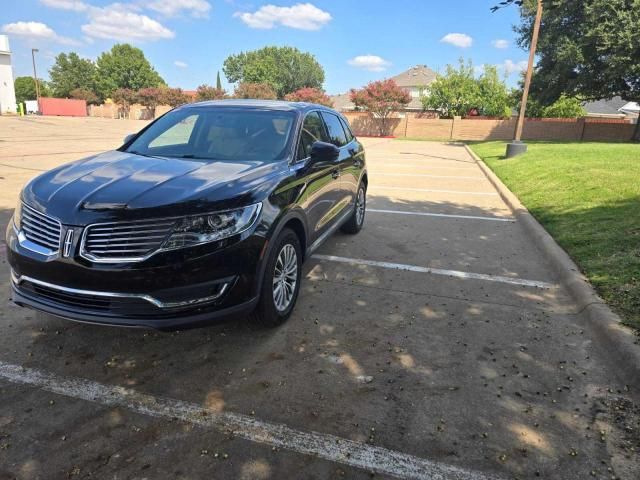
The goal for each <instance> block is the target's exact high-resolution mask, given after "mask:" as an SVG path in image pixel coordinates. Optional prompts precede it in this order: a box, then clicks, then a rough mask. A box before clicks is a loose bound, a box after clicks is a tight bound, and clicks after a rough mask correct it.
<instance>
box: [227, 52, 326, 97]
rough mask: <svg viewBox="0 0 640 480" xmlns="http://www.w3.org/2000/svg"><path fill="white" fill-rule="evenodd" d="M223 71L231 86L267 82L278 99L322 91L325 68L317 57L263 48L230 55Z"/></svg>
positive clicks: (303, 53)
mask: <svg viewBox="0 0 640 480" xmlns="http://www.w3.org/2000/svg"><path fill="white" fill-rule="evenodd" d="M223 71H224V74H225V76H226V77H227V80H229V81H230V82H232V83H237V82H251V83H267V84H269V85H270V86H271V87H272V88H273V89H274V90H275V91H276V93H277V95H278V98H283V97H284V96H285V95H286V94H288V93H292V92H295V91H296V90H299V89H301V88H304V87H311V88H318V89H321V88H322V84H323V82H324V69H323V68H322V66H321V65H320V64H319V63H318V61H317V60H316V58H315V57H314V56H313V55H312V54H310V53H305V52H301V51H300V50H298V49H297V48H293V47H264V48H262V49H260V50H253V51H250V52H241V53H239V54H237V55H231V56H229V57H227V59H226V60H225V61H224V66H223Z"/></svg>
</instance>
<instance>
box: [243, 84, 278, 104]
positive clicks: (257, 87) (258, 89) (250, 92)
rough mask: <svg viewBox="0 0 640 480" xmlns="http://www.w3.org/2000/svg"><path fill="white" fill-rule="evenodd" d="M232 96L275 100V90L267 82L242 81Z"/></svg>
mask: <svg viewBox="0 0 640 480" xmlns="http://www.w3.org/2000/svg"><path fill="white" fill-rule="evenodd" d="M233 96H234V98H259V99H263V100H275V99H276V98H278V96H277V95H276V92H275V90H274V89H273V88H271V85H269V84H268V83H251V82H242V83H241V84H240V85H238V86H237V87H236V89H235V91H234V92H233Z"/></svg>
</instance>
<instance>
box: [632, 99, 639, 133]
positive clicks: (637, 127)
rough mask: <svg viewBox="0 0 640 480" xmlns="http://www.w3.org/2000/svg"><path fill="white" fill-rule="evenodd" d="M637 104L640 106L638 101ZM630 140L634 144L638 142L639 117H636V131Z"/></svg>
mask: <svg viewBox="0 0 640 480" xmlns="http://www.w3.org/2000/svg"><path fill="white" fill-rule="evenodd" d="M638 104H639V105H640V100H638ZM639 113H640V112H639ZM631 140H633V141H634V142H640V115H638V118H637V119H636V129H635V130H634V131H633V137H632V138H631Z"/></svg>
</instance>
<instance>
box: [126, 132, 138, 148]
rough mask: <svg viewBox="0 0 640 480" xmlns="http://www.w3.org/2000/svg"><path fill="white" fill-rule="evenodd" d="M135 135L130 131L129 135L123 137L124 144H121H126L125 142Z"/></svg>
mask: <svg viewBox="0 0 640 480" xmlns="http://www.w3.org/2000/svg"><path fill="white" fill-rule="evenodd" d="M135 136H136V134H135V133H130V134H129V135H127V136H126V137H124V144H123V145H126V144H127V143H129V142H130V141H131V140H133V137H135Z"/></svg>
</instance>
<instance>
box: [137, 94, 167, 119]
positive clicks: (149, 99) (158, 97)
mask: <svg viewBox="0 0 640 480" xmlns="http://www.w3.org/2000/svg"><path fill="white" fill-rule="evenodd" d="M163 93H164V92H163V89H161V88H157V87H146V88H141V89H140V90H138V93H137V94H136V98H137V100H138V103H139V104H140V105H143V106H145V107H147V110H149V111H150V112H151V118H155V116H156V107H157V106H158V105H160V103H162V96H163Z"/></svg>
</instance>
